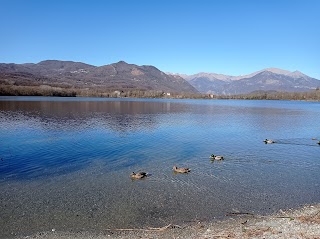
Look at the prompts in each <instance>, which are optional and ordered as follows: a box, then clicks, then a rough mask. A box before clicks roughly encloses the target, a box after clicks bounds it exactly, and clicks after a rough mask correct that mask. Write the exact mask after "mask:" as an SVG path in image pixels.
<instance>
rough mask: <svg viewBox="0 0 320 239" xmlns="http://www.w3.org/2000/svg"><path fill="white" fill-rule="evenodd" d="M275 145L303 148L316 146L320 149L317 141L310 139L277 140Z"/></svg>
mask: <svg viewBox="0 0 320 239" xmlns="http://www.w3.org/2000/svg"><path fill="white" fill-rule="evenodd" d="M274 141H275V144H288V145H301V146H314V147H319V146H320V145H319V144H318V143H317V142H319V141H317V140H311V139H309V138H292V139H275V140H274Z"/></svg>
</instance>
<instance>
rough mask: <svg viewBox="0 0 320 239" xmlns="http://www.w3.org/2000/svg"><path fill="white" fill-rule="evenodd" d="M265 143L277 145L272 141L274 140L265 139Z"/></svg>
mask: <svg viewBox="0 0 320 239" xmlns="http://www.w3.org/2000/svg"><path fill="white" fill-rule="evenodd" d="M263 142H264V143H266V144H273V143H275V142H276V141H274V140H272V139H265V140H263Z"/></svg>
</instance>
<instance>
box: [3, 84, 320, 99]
mask: <svg viewBox="0 0 320 239" xmlns="http://www.w3.org/2000/svg"><path fill="white" fill-rule="evenodd" d="M0 96H51V97H52V96H56V97H101V98H164V99H241V100H303V101H320V90H319V89H316V90H311V91H308V92H275V91H257V92H252V93H248V94H238V95H214V94H211V93H208V94H204V93H187V92H165V91H162V90H145V89H109V88H106V89H104V88H103V87H100V88H75V87H61V86H49V85H46V86H22V85H0Z"/></svg>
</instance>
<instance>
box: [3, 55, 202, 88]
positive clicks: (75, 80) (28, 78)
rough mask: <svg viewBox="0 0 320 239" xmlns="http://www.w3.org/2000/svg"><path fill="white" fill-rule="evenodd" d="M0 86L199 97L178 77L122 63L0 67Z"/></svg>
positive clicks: (66, 62)
mask: <svg viewBox="0 0 320 239" xmlns="http://www.w3.org/2000/svg"><path fill="white" fill-rule="evenodd" d="M0 84H2V85H18V86H43V85H46V86H54V87H63V88H71V87H73V88H80V89H86V88H89V89H99V90H102V89H105V90H128V89H139V90H154V91H164V92H176V93H180V92H181V93H198V91H197V90H196V89H195V88H194V87H193V86H191V85H190V84H189V83H188V82H187V81H186V80H184V79H183V78H182V77H180V76H171V75H167V74H165V73H164V72H162V71H160V70H158V69H157V68H155V67H153V66H138V65H134V64H128V63H126V62H124V61H120V62H118V63H114V64H110V65H104V66H99V67H97V66H92V65H88V64H85V63H81V62H72V61H57V60H47V61H41V62H39V63H37V64H33V63H27V64H13V63H11V64H4V63H2V64H0Z"/></svg>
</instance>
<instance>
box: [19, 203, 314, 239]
mask: <svg viewBox="0 0 320 239" xmlns="http://www.w3.org/2000/svg"><path fill="white" fill-rule="evenodd" d="M15 238H24V239H26V238H36V239H58V238H59V239H60V238H61V239H85V238H86V239H105V238H118V239H125V238H127V239H131V238H150V239H151V238H152V239H156V238H186V239H188V238H190V239H191V238H192V239H195V238H197V239H210V238H212V239H218V238H221V239H222V238H235V239H236V238H239V239H240V238H266V239H267V238H301V239H316V238H317V239H320V204H317V205H312V206H305V207H303V208H300V209H292V210H287V211H281V210H280V211H279V212H278V213H276V214H273V215H269V216H259V215H252V214H246V213H240V212H235V213H232V214H230V219H227V220H224V221H219V222H212V223H210V222H194V223H191V224H188V225H166V226H164V227H161V228H141V229H137V228H136V229H133V228H132V229H130V228H127V229H125V228H123V229H113V230H108V229H106V230H105V231H104V232H101V233H99V234H97V233H92V232H60V231H57V230H55V229H54V228H53V229H52V230H51V231H50V232H39V233H36V234H34V235H30V236H20V237H15Z"/></svg>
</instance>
